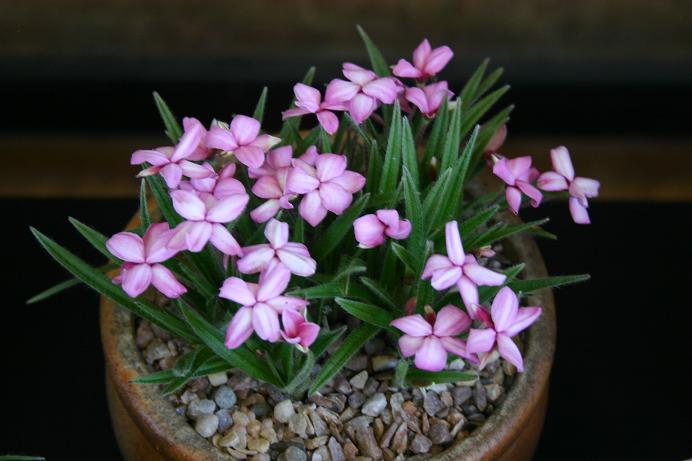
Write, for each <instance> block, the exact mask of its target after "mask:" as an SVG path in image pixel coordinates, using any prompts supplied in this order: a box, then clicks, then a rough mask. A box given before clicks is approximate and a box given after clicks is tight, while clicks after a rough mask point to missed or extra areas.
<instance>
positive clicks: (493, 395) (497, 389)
mask: <svg viewBox="0 0 692 461" xmlns="http://www.w3.org/2000/svg"><path fill="white" fill-rule="evenodd" d="M503 392H504V389H503V388H502V386H500V385H499V384H494V383H493V384H488V385H487V386H485V394H486V396H487V397H488V400H490V401H491V402H496V401H497V400H498V399H499V398H500V397H502V394H503Z"/></svg>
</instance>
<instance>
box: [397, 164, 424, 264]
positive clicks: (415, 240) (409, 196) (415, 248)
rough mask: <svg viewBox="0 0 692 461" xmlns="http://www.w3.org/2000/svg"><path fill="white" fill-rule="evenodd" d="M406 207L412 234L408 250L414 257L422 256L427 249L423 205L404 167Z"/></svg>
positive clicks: (414, 184)
mask: <svg viewBox="0 0 692 461" xmlns="http://www.w3.org/2000/svg"><path fill="white" fill-rule="evenodd" d="M402 179H403V183H404V206H405V208H406V218H407V219H408V220H409V221H410V222H411V233H410V234H409V236H408V239H406V244H407V246H408V249H409V251H410V252H411V253H413V254H414V255H416V254H420V253H421V252H422V251H423V248H424V247H425V217H424V215H423V204H422V203H421V201H420V194H419V193H418V188H417V187H416V183H415V182H414V179H413V177H412V176H411V173H410V172H409V171H408V168H406V167H405V166H404V172H403V177H402Z"/></svg>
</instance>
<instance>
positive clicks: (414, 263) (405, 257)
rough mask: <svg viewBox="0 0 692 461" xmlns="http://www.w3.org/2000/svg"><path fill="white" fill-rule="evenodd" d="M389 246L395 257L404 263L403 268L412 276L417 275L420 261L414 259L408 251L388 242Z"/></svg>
mask: <svg viewBox="0 0 692 461" xmlns="http://www.w3.org/2000/svg"><path fill="white" fill-rule="evenodd" d="M389 244H390V246H391V247H392V251H393V252H394V254H395V255H396V257H397V258H399V260H400V261H401V262H402V263H404V266H406V268H407V269H408V270H410V271H411V272H413V273H414V274H416V273H418V269H419V266H420V261H419V260H418V258H416V257H415V256H414V255H413V254H411V252H410V251H408V250H407V249H406V248H404V247H402V246H401V245H399V244H398V243H396V242H389Z"/></svg>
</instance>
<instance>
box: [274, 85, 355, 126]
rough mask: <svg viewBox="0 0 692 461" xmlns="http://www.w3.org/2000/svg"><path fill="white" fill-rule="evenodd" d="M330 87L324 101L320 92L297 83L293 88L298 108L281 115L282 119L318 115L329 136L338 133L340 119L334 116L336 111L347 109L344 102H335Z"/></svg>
mask: <svg viewBox="0 0 692 461" xmlns="http://www.w3.org/2000/svg"><path fill="white" fill-rule="evenodd" d="M332 92H333V91H331V90H330V87H327V92H326V93H325V97H324V101H322V96H321V95H320V92H319V91H318V90H317V89H315V88H313V87H311V86H307V85H305V84H303V83H296V85H295V86H294V87H293V93H294V94H295V95H296V103H295V104H296V107H295V108H293V109H288V110H287V111H285V112H283V113H282V114H281V118H282V119H283V120H286V119H287V118H289V117H296V116H299V115H305V114H315V115H317V120H318V121H319V122H320V125H322V128H324V131H326V132H327V133H329V134H334V133H336V130H338V129H339V119H338V118H337V117H336V115H334V112H332V111H334V110H346V109H347V107H346V105H345V104H344V103H343V101H336V100H333V96H332Z"/></svg>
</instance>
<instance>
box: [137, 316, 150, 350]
mask: <svg viewBox="0 0 692 461" xmlns="http://www.w3.org/2000/svg"><path fill="white" fill-rule="evenodd" d="M153 339H154V332H153V331H152V330H151V327H150V326H149V322H144V321H142V322H139V326H138V327H137V336H136V339H135V341H136V342H137V347H139V348H140V349H144V348H145V347H147V345H148V344H149V343H150V342H151V341H152V340H153Z"/></svg>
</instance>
